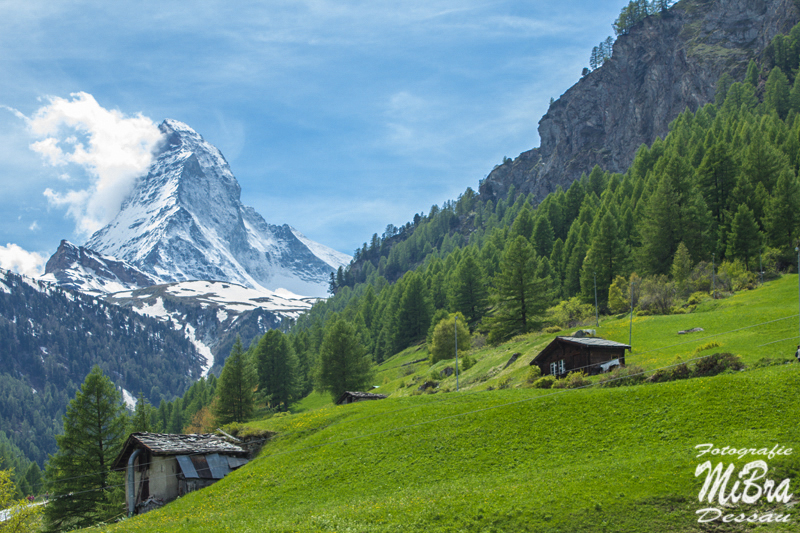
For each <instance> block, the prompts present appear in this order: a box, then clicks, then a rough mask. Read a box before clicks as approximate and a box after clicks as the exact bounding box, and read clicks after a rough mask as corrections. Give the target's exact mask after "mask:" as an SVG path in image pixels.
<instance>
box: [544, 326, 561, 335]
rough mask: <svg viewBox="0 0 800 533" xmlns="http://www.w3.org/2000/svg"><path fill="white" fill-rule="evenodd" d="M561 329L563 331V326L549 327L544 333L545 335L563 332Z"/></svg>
mask: <svg viewBox="0 0 800 533" xmlns="http://www.w3.org/2000/svg"><path fill="white" fill-rule="evenodd" d="M561 329H562V328H561V326H548V327H546V328H544V332H545V333H558V332H559V331H561Z"/></svg>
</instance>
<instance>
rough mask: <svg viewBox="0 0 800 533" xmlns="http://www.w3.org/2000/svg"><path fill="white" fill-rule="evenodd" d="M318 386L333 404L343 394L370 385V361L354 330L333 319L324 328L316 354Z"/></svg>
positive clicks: (346, 323)
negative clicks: (318, 351)
mask: <svg viewBox="0 0 800 533" xmlns="http://www.w3.org/2000/svg"><path fill="white" fill-rule="evenodd" d="M317 371H318V374H317V386H318V388H319V389H320V390H322V391H325V392H328V393H330V395H331V398H333V400H336V399H337V398H338V397H339V396H340V395H341V394H342V393H343V392H345V391H357V390H359V389H362V388H364V387H367V386H368V385H369V384H370V382H371V381H372V376H373V370H372V361H371V359H370V357H369V355H367V351H366V349H365V348H364V346H363V345H362V344H361V339H359V336H358V331H357V330H356V328H355V326H353V325H352V324H350V323H348V322H346V321H345V320H343V319H341V318H339V317H335V318H333V319H331V321H330V322H329V323H328V325H327V327H326V328H325V336H324V338H323V340H322V346H321V347H320V353H319V367H318V369H317Z"/></svg>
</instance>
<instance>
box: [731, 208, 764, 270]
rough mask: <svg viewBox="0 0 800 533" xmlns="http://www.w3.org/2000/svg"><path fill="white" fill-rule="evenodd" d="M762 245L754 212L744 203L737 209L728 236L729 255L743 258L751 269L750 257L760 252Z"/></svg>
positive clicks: (746, 266)
mask: <svg viewBox="0 0 800 533" xmlns="http://www.w3.org/2000/svg"><path fill="white" fill-rule="evenodd" d="M760 247H761V235H760V233H759V231H758V224H756V220H755V218H754V217H753V212H752V211H751V210H750V209H748V208H747V206H746V205H744V204H742V205H740V206H739V209H738V210H737V211H736V216H734V217H733V222H732V223H731V233H730V235H729V236H728V256H729V257H733V258H737V259H741V260H742V261H743V262H744V264H745V268H747V269H748V270H749V268H750V267H749V261H750V258H752V257H754V256H756V255H757V254H758V250H759V248H760Z"/></svg>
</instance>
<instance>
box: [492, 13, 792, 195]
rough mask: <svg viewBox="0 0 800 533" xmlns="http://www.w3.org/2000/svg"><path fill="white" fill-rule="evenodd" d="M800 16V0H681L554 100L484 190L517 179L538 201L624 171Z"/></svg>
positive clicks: (503, 190)
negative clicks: (594, 174)
mask: <svg viewBox="0 0 800 533" xmlns="http://www.w3.org/2000/svg"><path fill="white" fill-rule="evenodd" d="M798 20H800V10H799V9H798V6H797V5H796V4H795V2H794V0H682V1H681V2H679V3H677V4H675V5H674V6H673V7H672V8H670V9H669V10H668V11H667V12H665V13H662V14H659V15H653V16H650V17H647V18H646V19H644V20H643V21H641V22H640V23H639V24H637V25H636V26H634V27H633V28H632V29H631V31H630V32H629V33H628V34H626V35H621V36H620V37H619V38H618V39H617V41H616V43H615V44H614V53H613V56H612V58H611V59H610V60H608V61H606V62H605V64H603V66H602V67H600V68H599V69H597V70H595V71H593V72H591V73H589V74H588V75H586V76H584V77H583V78H582V79H581V80H580V81H578V83H576V84H575V85H573V86H572V87H571V88H570V89H569V90H567V92H565V93H564V94H563V95H562V96H561V97H560V98H559V99H558V100H556V101H555V102H553V103H552V104H551V105H550V108H549V109H548V111H547V114H546V115H545V116H544V117H542V119H541V120H540V121H539V136H540V139H541V145H540V146H539V148H534V149H533V150H530V151H527V152H524V153H522V154H520V156H519V157H517V158H516V159H514V160H513V161H510V162H507V163H505V164H503V165H500V166H498V167H496V168H495V169H494V170H493V171H492V172H491V173H490V174H489V176H487V178H486V179H485V180H483V181H482V182H481V186H480V193H481V197H482V198H484V199H491V200H493V201H497V200H498V199H500V198H503V197H505V196H506V195H507V193H508V190H509V188H510V187H511V186H512V185H513V186H514V187H515V188H516V190H517V191H518V192H523V193H526V194H528V193H533V194H534V196H535V198H536V200H537V202H538V201H541V200H542V199H544V197H545V196H547V194H549V193H550V192H553V191H555V190H556V187H557V186H558V185H561V186H562V187H563V188H564V189H566V188H568V187H569V185H570V184H571V183H572V182H573V181H574V180H576V179H577V178H579V177H580V175H581V174H582V173H584V172H587V173H588V172H589V171H590V170H591V169H592V168H593V167H594V165H599V166H600V167H601V168H603V169H604V170H608V171H611V172H625V171H626V170H627V168H628V166H629V165H630V164H631V162H632V161H633V158H634V155H635V154H636V150H637V149H638V148H639V147H640V146H641V145H642V144H646V145H650V144H651V143H652V142H653V141H654V140H655V139H656V137H664V136H665V135H666V134H667V133H668V127H669V123H670V122H671V121H672V120H674V119H675V117H677V115H678V114H679V113H681V112H682V111H684V110H685V109H687V108H688V109H690V110H692V111H694V110H696V109H697V108H699V107H700V106H702V105H705V104H706V103H709V102H712V101H713V99H714V94H715V90H716V84H717V80H718V79H719V77H720V76H721V75H722V74H723V73H724V72H727V73H729V74H730V75H731V76H732V77H733V78H734V79H737V80H739V79H742V78H743V77H744V73H745V71H746V69H747V64H748V63H749V61H750V59H753V58H758V57H759V56H760V55H761V54H762V53H763V51H764V49H765V48H766V47H767V45H768V44H769V43H770V41H771V40H772V39H773V38H774V37H775V36H776V35H778V34H781V33H788V31H789V30H790V29H791V28H792V26H794V25H795V24H796V23H797V22H798Z"/></svg>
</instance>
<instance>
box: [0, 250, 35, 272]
mask: <svg viewBox="0 0 800 533" xmlns="http://www.w3.org/2000/svg"><path fill="white" fill-rule="evenodd" d="M44 264H45V258H44V257H43V256H41V255H40V254H37V253H36V252H29V251H27V250H25V249H23V248H21V247H20V246H18V245H16V244H12V243H8V244H6V245H5V246H0V267H2V268H5V269H6V270H11V271H13V272H16V273H17V274H23V275H25V276H30V277H36V276H40V275H41V274H42V273H43V272H44Z"/></svg>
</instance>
